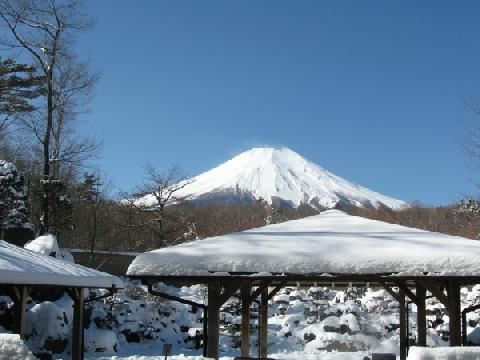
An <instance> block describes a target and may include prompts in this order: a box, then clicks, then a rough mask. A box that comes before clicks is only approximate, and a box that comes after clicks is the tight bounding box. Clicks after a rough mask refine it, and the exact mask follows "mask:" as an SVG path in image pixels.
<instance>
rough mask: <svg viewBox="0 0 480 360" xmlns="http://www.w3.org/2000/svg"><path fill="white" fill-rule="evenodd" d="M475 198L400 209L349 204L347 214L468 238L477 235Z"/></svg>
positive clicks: (478, 218) (479, 214)
mask: <svg viewBox="0 0 480 360" xmlns="http://www.w3.org/2000/svg"><path fill="white" fill-rule="evenodd" d="M478 204H479V202H478V201H477V200H475V199H467V200H462V201H460V202H459V203H458V204H454V205H450V206H440V207H427V206H422V205H420V204H412V205H411V206H410V207H408V208H405V209H403V210H398V211H394V210H391V209H386V208H380V209H372V208H351V209H347V210H346V211H347V212H348V213H349V214H351V215H357V216H362V217H365V218H369V219H373V220H379V221H384V222H388V223H392V224H399V225H403V226H408V227H414V228H418V229H423V230H428V231H436V232H441V233H445V234H449V235H457V236H463V237H467V238H471V239H479V238H480V212H479V211H478V210H479V207H478Z"/></svg>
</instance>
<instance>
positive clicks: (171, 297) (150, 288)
mask: <svg viewBox="0 0 480 360" xmlns="http://www.w3.org/2000/svg"><path fill="white" fill-rule="evenodd" d="M148 292H149V293H150V294H152V295H154V296H158V297H162V298H164V299H168V300H172V301H176V302H179V303H182V304H186V305H190V306H191V307H195V308H200V309H206V308H207V305H205V304H200V303H197V302H194V301H190V300H186V299H182V298H181V297H178V296H174V295H170V294H166V293H163V292H160V291H156V290H154V289H153V286H152V285H148Z"/></svg>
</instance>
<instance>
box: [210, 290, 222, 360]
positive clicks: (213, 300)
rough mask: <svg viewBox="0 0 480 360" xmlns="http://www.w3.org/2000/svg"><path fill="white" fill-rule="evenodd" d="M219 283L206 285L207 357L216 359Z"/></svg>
mask: <svg viewBox="0 0 480 360" xmlns="http://www.w3.org/2000/svg"><path fill="white" fill-rule="evenodd" d="M220 292H221V283H220V282H219V281H218V282H211V283H209V284H208V325H207V331H208V334H207V339H208V340H207V357H208V358H213V359H218V357H219V337H220V334H219V331H220V306H221V304H220V303H219V301H218V300H219V296H220Z"/></svg>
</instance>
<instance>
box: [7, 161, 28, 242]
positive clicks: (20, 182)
mask: <svg viewBox="0 0 480 360" xmlns="http://www.w3.org/2000/svg"><path fill="white" fill-rule="evenodd" d="M27 195H28V191H27V186H26V185H25V180H24V176H23V174H22V172H20V171H18V170H17V168H16V167H15V165H13V164H12V163H9V162H6V161H4V160H0V230H1V232H2V235H3V234H4V232H5V230H7V229H12V228H32V224H31V222H30V218H29V212H28V201H27ZM2 237H3V236H2Z"/></svg>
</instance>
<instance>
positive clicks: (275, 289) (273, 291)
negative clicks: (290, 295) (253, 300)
mask: <svg viewBox="0 0 480 360" xmlns="http://www.w3.org/2000/svg"><path fill="white" fill-rule="evenodd" d="M286 283H287V282H286V281H282V282H281V283H280V284H278V285H277V286H275V288H274V289H273V290H272V291H270V292H269V293H268V296H267V300H268V301H270V300H272V298H273V297H274V296H275V294H276V293H278V292H279V291H280V290H281V289H282V288H283V287H284V286H285V284H286Z"/></svg>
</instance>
